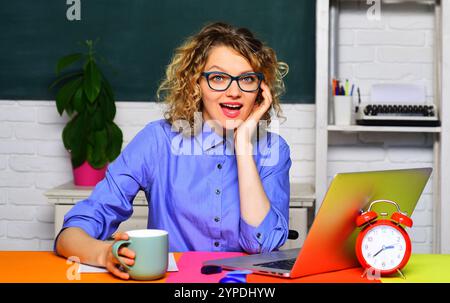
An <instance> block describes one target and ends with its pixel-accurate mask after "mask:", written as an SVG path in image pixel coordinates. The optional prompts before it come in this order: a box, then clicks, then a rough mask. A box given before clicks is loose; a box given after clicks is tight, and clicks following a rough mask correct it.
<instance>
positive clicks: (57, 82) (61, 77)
mask: <svg viewBox="0 0 450 303" xmlns="http://www.w3.org/2000/svg"><path fill="white" fill-rule="evenodd" d="M81 75H83V72H81V71H78V72H73V73H68V74H64V75H61V76H59V77H58V78H56V79H55V81H53V82H52V83H51V84H50V86H49V87H48V89H53V88H54V87H55V86H57V85H58V84H60V83H61V82H63V81H64V80H69V79H70V78H73V77H76V76H81Z"/></svg>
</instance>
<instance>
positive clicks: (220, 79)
mask: <svg viewBox="0 0 450 303" xmlns="http://www.w3.org/2000/svg"><path fill="white" fill-rule="evenodd" d="M209 81H212V82H216V83H218V82H225V81H228V76H227V75H223V74H211V75H209Z"/></svg>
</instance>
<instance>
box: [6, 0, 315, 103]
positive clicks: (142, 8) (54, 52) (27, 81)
mask: <svg viewBox="0 0 450 303" xmlns="http://www.w3.org/2000/svg"><path fill="white" fill-rule="evenodd" d="M79 2H80V3H81V5H80V8H81V9H80V12H81V14H80V17H81V20H79V21H77V20H75V21H69V20H68V19H67V17H66V12H67V10H68V9H69V8H70V7H71V5H68V4H66V0H40V1H35V0H20V1H2V4H1V7H0V41H1V47H0V60H1V61H0V99H22V100H31V99H33V100H52V99H54V93H53V92H50V91H48V85H49V83H51V81H52V80H53V79H54V77H55V64H56V62H57V60H58V58H60V57H61V56H64V55H66V54H69V53H74V52H79V51H82V50H84V49H83V47H82V46H81V45H80V41H84V40H86V39H92V40H95V39H97V38H98V39H99V41H98V43H97V50H98V52H99V53H100V54H101V55H102V56H103V57H105V58H106V59H107V60H108V62H109V64H110V67H108V66H103V67H102V68H103V70H104V72H105V74H106V75H107V76H108V79H109V80H110V82H111V84H112V86H113V88H114V91H115V94H116V97H117V100H120V101H148V100H151V101H153V100H155V94H156V89H157V87H158V84H159V82H160V80H161V78H162V76H163V75H164V70H165V66H166V65H167V64H168V62H169V61H170V58H171V56H172V53H173V50H174V48H175V47H177V46H178V45H179V44H180V43H181V42H182V41H183V40H184V39H185V38H186V37H188V36H190V35H192V34H194V33H196V32H197V31H198V30H199V29H200V28H201V27H202V26H203V25H205V24H206V23H208V22H214V21H224V22H228V23H231V24H233V25H235V26H243V27H248V28H249V29H251V30H252V31H253V32H254V33H255V34H256V35H257V36H258V37H259V38H261V39H262V40H263V41H265V42H266V43H268V44H269V45H270V46H271V47H272V48H274V49H275V51H276V52H277V55H278V58H279V59H280V60H282V61H284V62H286V63H288V64H289V66H290V72H289V74H288V76H287V78H286V87H287V93H286V94H285V95H284V96H283V98H282V99H283V100H282V101H283V102H285V103H293V102H295V103H314V86H315V1H312V0H278V1H274V0H247V1H242V0H226V1H205V0H185V1H181V0H178V1H176V0H166V1H156V0H89V1H88V0H80V1H79Z"/></svg>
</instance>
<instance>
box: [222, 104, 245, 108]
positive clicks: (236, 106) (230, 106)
mask: <svg viewBox="0 0 450 303" xmlns="http://www.w3.org/2000/svg"><path fill="white" fill-rule="evenodd" d="M222 105H223V106H225V107H228V108H232V109H239V108H241V105H231V104H222Z"/></svg>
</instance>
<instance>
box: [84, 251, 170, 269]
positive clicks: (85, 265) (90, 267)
mask: <svg viewBox="0 0 450 303" xmlns="http://www.w3.org/2000/svg"><path fill="white" fill-rule="evenodd" d="M167 271H178V266H177V262H175V257H174V256H173V253H169V265H168V266H167ZM99 272H108V270H106V268H104V267H97V266H91V265H87V264H82V263H80V266H79V267H78V273H99Z"/></svg>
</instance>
